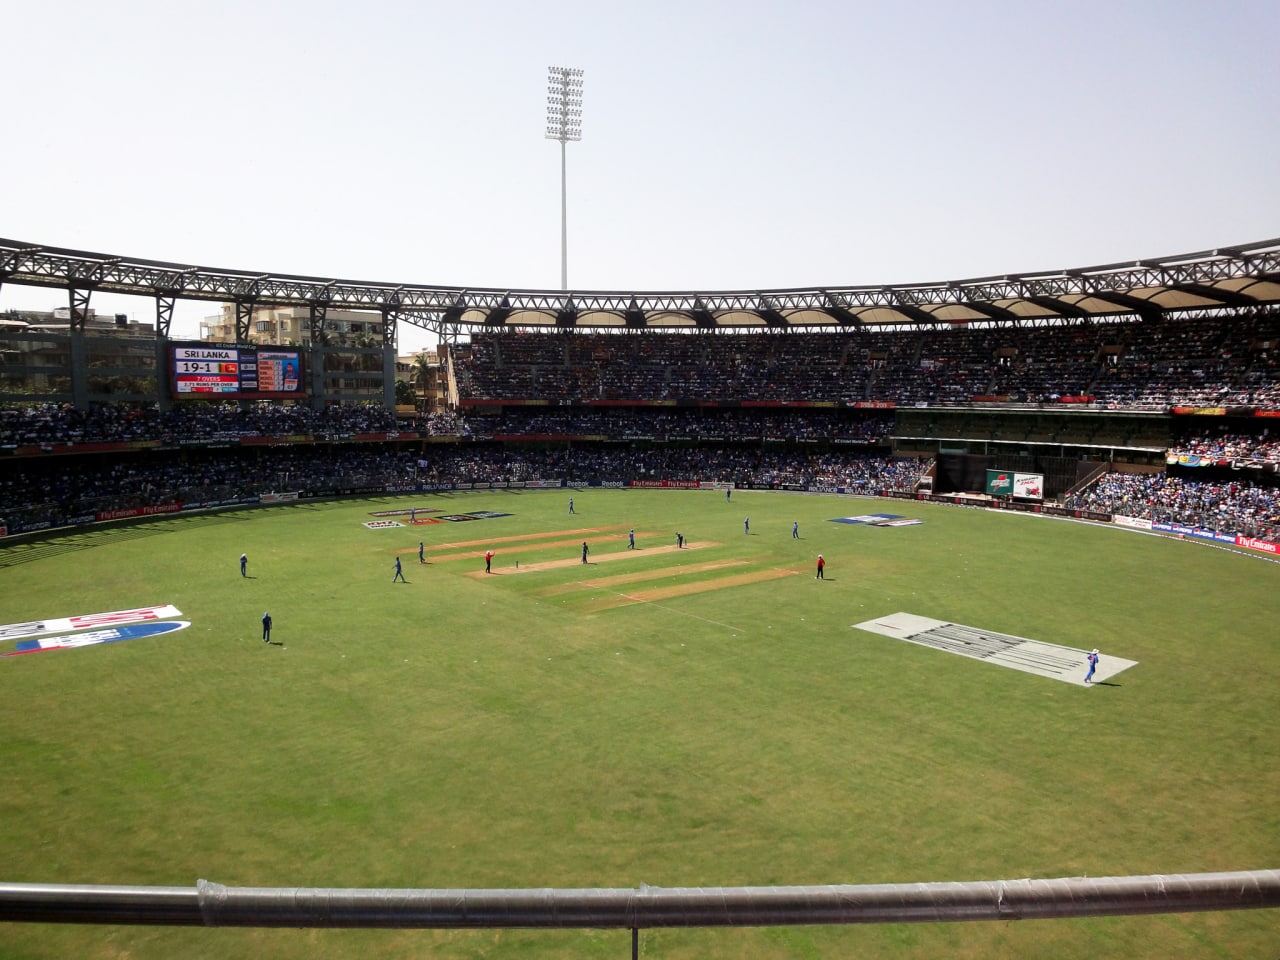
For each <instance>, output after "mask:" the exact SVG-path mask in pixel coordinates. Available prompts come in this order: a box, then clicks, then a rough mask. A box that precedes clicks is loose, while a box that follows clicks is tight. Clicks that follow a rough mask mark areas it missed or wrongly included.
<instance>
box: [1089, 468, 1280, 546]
mask: <svg viewBox="0 0 1280 960" xmlns="http://www.w3.org/2000/svg"><path fill="white" fill-rule="evenodd" d="M1066 506H1068V507H1071V508H1074V509H1083V510H1096V511H1100V512H1103V513H1112V514H1120V515H1122V516H1126V517H1135V518H1139V519H1144V520H1151V521H1154V522H1157V523H1181V524H1184V525H1186V526H1192V527H1201V528H1203V529H1207V530H1213V531H1215V532H1217V533H1234V534H1239V535H1242V536H1246V537H1258V538H1260V539H1273V538H1274V537H1275V536H1276V535H1277V533H1280V488H1277V487H1275V486H1263V485H1259V484H1254V483H1248V482H1243V481H1230V482H1226V483H1217V482H1202V481H1196V480H1188V479H1186V478H1184V477H1181V476H1172V475H1169V474H1164V473H1145V474H1142V473H1115V472H1113V473H1106V474H1103V476H1102V477H1101V478H1100V479H1099V480H1098V481H1097V482H1096V483H1094V484H1092V485H1091V486H1090V487H1089V488H1088V489H1086V490H1084V491H1082V492H1081V493H1079V494H1075V495H1073V496H1072V497H1070V498H1068V501H1067V503H1066Z"/></svg>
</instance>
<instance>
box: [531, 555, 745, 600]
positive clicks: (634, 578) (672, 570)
mask: <svg viewBox="0 0 1280 960" xmlns="http://www.w3.org/2000/svg"><path fill="white" fill-rule="evenodd" d="M685 549H688V548H687V547H686V548H685ZM750 562H751V561H750V560H709V561H707V562H706V563H688V564H681V565H680V566H678V567H663V568H662V569H661V570H638V571H636V572H635V573H619V574H616V575H614V576H612V577H589V578H588V579H586V580H578V581H576V582H574V583H560V584H557V585H556V586H554V587H547V588H546V589H545V590H542V591H540V593H541V594H542V596H544V597H554V596H556V595H557V594H560V593H572V592H573V591H574V590H582V589H584V588H589V589H597V590H598V589H600V588H604V589H609V588H610V587H620V586H622V585H624V584H628V583H643V582H644V581H646V580H661V579H663V578H664V577H677V576H680V575H681V574H685V573H706V572H708V571H710V570H723V569H725V568H726V567H744V566H746V565H747V564H749V563H750ZM578 565H579V566H581V565H582V561H581V560H579V561H578ZM555 566H561V564H560V561H558V560H557V561H556V562H555ZM513 572H514V573H524V572H525V568H524V567H521V568H520V569H519V570H515V571H513Z"/></svg>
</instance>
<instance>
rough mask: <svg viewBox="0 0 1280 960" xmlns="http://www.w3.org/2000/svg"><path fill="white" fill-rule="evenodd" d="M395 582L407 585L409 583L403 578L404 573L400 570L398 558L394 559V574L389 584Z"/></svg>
mask: <svg viewBox="0 0 1280 960" xmlns="http://www.w3.org/2000/svg"><path fill="white" fill-rule="evenodd" d="M397 580H399V581H400V582H401V583H408V582H409V581H408V580H406V579H405V578H404V571H403V570H401V569H400V558H399V557H396V572H395V575H394V576H393V577H392V578H391V582H392V583H395V582H396V581H397Z"/></svg>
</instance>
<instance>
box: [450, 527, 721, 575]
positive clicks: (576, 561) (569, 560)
mask: <svg viewBox="0 0 1280 960" xmlns="http://www.w3.org/2000/svg"><path fill="white" fill-rule="evenodd" d="M637 536H638V534H637ZM585 539H586V541H587V543H588V544H593V543H599V542H602V541H603V542H608V541H612V540H615V539H616V538H615V537H597V538H596V539H595V540H592V539H591V538H590V537H587V538H585ZM718 546H720V544H719V543H716V542H715V541H713V540H705V541H700V542H698V543H689V542H688V541H687V540H686V541H685V545H684V550H679V551H677V548H676V546H675V545H674V544H672V545H671V546H669V547H646V548H644V549H639V550H615V551H614V552H612V553H601V554H592V555H591V560H590V562H589V563H587V564H585V566H595V565H596V564H598V563H613V562H614V561H616V560H633V559H636V558H637V557H648V556H653V555H654V554H664V553H676V552H679V553H684V552H685V550H693V549H698V548H703V547H718ZM546 547H577V548H579V549H578V550H576V551H574V555H573V556H572V557H565V558H564V559H563V560H539V561H536V562H534V563H522V564H521V565H520V566H519V568H516V567H515V566H513V565H512V564H509V563H506V564H503V566H502V568H501V569H498V567H497V566H496V561H497V560H498V559H499V558H500V557H501V556H504V555H510V554H513V553H527V552H529V551H530V550H542V549H545V548H546ZM581 547H582V541H581V540H577V539H574V540H559V541H552V542H550V543H537V544H533V545H532V546H523V547H508V548H507V549H506V550H504V551H503V552H502V553H501V554H499V553H497V552H495V553H494V555H493V556H494V560H495V566H494V570H493V572H494V573H502V574H507V575H510V574H520V573H537V572H538V571H539V570H561V569H563V568H564V567H575V566H576V567H581V566H584V564H583V562H582V553H581ZM477 556H483V554H475V553H471V552H468V553H458V554H452V555H448V554H446V555H440V554H436V555H435V556H434V557H432V559H433V560H459V559H463V558H470V559H474V558H475V557H477ZM477 572H478V573H479V574H480V576H482V577H483V576H484V575H485V573H484V571H483V570H480V571H473V572H472V573H469V574H467V575H468V576H475V575H476V573H477ZM670 573H671V571H670V570H666V571H662V572H660V573H659V574H658V576H669V575H670ZM492 575H493V574H490V576H492Z"/></svg>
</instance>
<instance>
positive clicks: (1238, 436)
mask: <svg viewBox="0 0 1280 960" xmlns="http://www.w3.org/2000/svg"><path fill="white" fill-rule="evenodd" d="M1169 453H1170V454H1172V455H1174V456H1181V455H1188V454H1191V455H1195V456H1200V457H1209V458H1212V459H1221V460H1233V461H1236V460H1249V461H1255V462H1260V463H1276V462H1280V438H1277V437H1273V436H1271V432H1270V431H1269V430H1263V431H1262V433H1261V435H1258V434H1247V433H1237V432H1234V431H1231V430H1229V429H1228V428H1225V427H1218V428H1214V429H1208V430H1202V431H1200V432H1198V433H1196V434H1195V435H1192V436H1188V437H1183V438H1182V439H1180V440H1177V441H1176V442H1174V444H1173V445H1172V446H1171V447H1170V448H1169Z"/></svg>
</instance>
